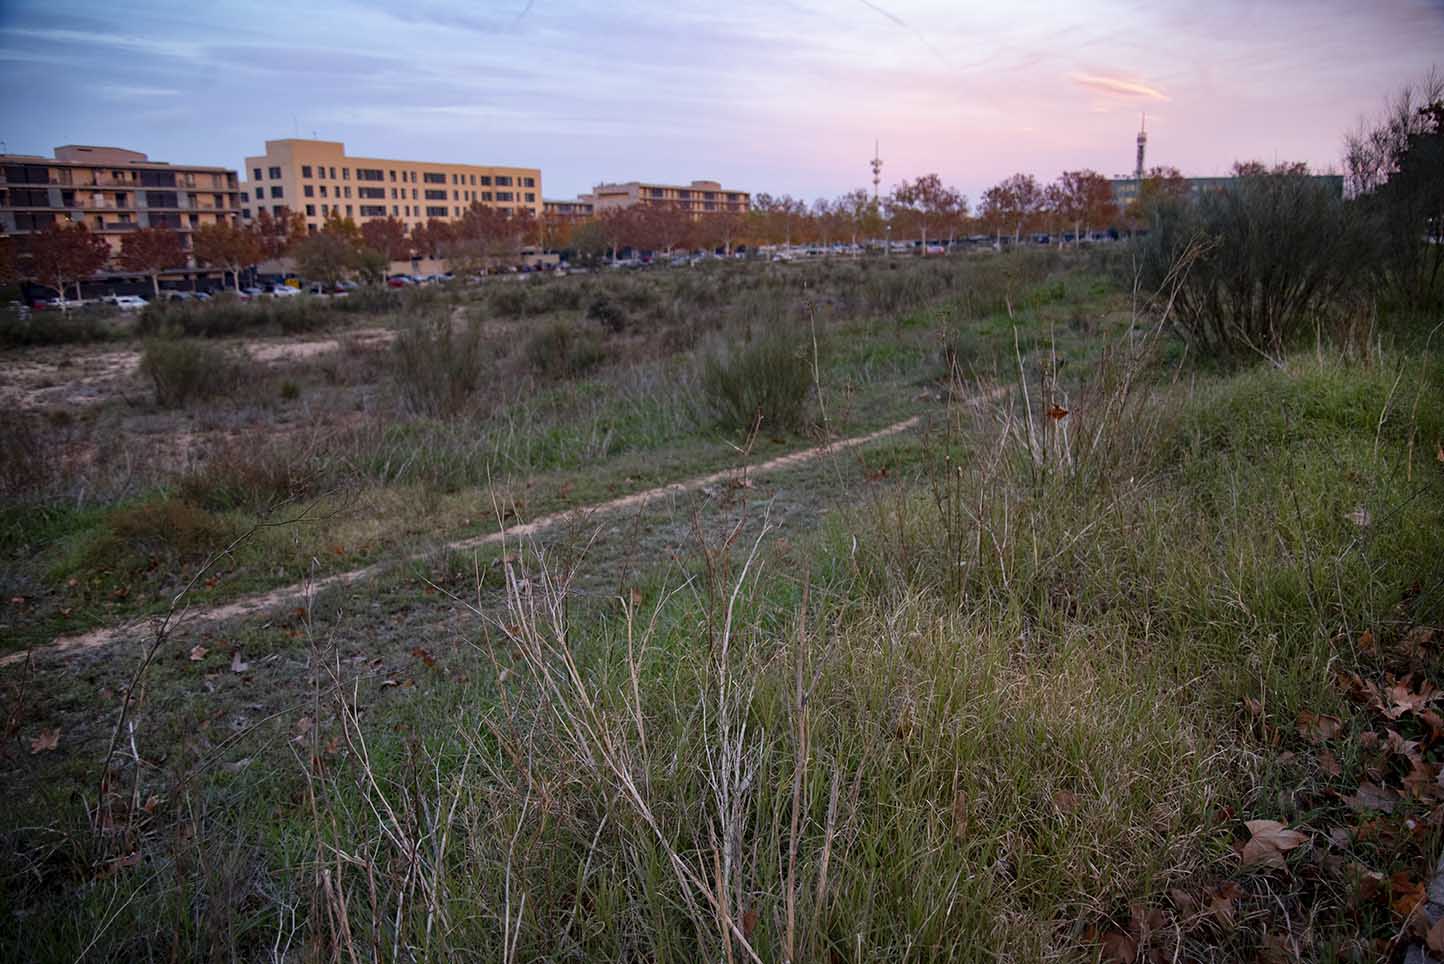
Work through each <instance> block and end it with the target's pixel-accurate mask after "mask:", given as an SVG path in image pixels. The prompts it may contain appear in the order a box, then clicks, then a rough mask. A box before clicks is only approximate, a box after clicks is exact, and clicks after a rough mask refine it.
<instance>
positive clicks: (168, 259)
mask: <svg viewBox="0 0 1444 964" xmlns="http://www.w3.org/2000/svg"><path fill="white" fill-rule="evenodd" d="M115 261H116V264H118V265H119V266H120V267H121V268H122V269H123V270H125V271H133V272H135V273H136V274H143V275H145V276H146V277H147V278H149V279H150V290H151V295H152V297H154V298H159V297H160V273H161V272H162V271H164V270H165V269H166V268H183V267H185V266H186V248H185V241H184V240H182V238H181V236H180V232H178V231H172V230H170V229H169V228H141V229H140V230H139V231H133V232H131V233H130V234H127V235H125V237H123V238H121V239H120V254H119V255H117V256H116V259H115Z"/></svg>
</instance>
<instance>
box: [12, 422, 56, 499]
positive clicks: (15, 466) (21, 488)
mask: <svg viewBox="0 0 1444 964" xmlns="http://www.w3.org/2000/svg"><path fill="white" fill-rule="evenodd" d="M54 471H55V464H54V460H53V459H52V457H51V451H50V448H49V447H48V446H47V445H46V444H45V439H44V437H43V435H42V433H41V432H40V427H39V425H38V420H37V419H36V418H35V416H33V415H30V414H28V413H26V412H23V411H15V410H14V409H6V410H4V411H0V498H4V499H6V500H17V501H18V500H20V499H24V498H27V497H29V496H32V495H41V494H43V493H44V492H45V489H46V487H47V485H48V483H49V482H50V480H51V479H52V478H53V477H54Z"/></svg>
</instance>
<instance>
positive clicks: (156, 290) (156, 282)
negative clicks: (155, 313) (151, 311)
mask: <svg viewBox="0 0 1444 964" xmlns="http://www.w3.org/2000/svg"><path fill="white" fill-rule="evenodd" d="M150 290H151V291H152V292H153V296H154V300H156V301H159V300H160V275H158V274H153V275H151V276H150Z"/></svg>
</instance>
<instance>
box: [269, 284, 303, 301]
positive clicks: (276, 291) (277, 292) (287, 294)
mask: <svg viewBox="0 0 1444 964" xmlns="http://www.w3.org/2000/svg"><path fill="white" fill-rule="evenodd" d="M300 293H301V289H300V288H292V287H291V286H290V285H285V284H281V285H268V286H267V288H266V294H268V295H270V296H271V297H272V298H294V297H295V296H297V295H299V294H300Z"/></svg>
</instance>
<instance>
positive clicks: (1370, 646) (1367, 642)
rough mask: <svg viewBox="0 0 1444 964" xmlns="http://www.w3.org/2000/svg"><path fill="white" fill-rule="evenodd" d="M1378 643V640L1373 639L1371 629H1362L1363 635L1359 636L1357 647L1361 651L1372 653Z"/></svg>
mask: <svg viewBox="0 0 1444 964" xmlns="http://www.w3.org/2000/svg"><path fill="white" fill-rule="evenodd" d="M1378 645H1379V644H1378V642H1377V641H1376V640H1375V639H1374V631H1373V630H1372V629H1366V630H1364V635H1362V636H1360V637H1359V649H1360V651H1361V652H1365V653H1372V652H1373V651H1374V650H1375V649H1377V648H1378Z"/></svg>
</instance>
